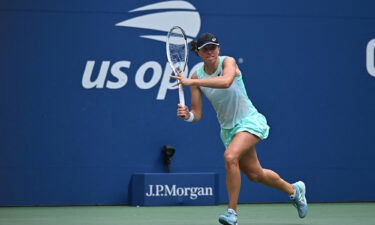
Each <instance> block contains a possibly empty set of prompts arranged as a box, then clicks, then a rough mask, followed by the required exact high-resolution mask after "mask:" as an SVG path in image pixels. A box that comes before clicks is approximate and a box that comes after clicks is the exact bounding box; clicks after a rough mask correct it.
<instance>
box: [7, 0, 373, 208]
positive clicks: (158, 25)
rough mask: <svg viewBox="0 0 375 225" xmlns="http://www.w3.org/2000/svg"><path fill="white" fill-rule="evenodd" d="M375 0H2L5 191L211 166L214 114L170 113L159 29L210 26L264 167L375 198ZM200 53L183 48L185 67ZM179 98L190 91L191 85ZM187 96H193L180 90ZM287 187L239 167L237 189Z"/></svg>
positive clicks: (65, 191) (81, 199)
mask: <svg viewBox="0 0 375 225" xmlns="http://www.w3.org/2000/svg"><path fill="white" fill-rule="evenodd" d="M374 7H375V3H374V2H373V1H360V2H359V1H358V2H353V1H336V0H335V1H329V2H327V1H303V2H301V1H296V0H289V1H283V2H282V3H281V2H280V1H275V0H269V1H266V2H259V1H240V0H235V1H234V2H233V1H232V2H231V4H228V2H227V1H224V0H219V1H215V5H212V4H208V3H206V2H203V1H151V0H147V1H117V0H111V1H86V0H78V1H64V2H59V3H55V2H48V1H42V0H37V1H32V2H31V1H14V2H12V1H6V2H4V1H3V2H1V3H0V32H1V35H0V49H1V51H0V57H1V60H0V64H1V67H0V71H1V76H0V93H1V94H0V99H1V110H0V128H1V129H0V132H1V135H0V181H1V185H0V205H91V204H128V203H129V198H128V189H129V180H130V177H131V175H132V174H134V173H146V172H147V173H153V172H166V168H165V166H164V165H163V158H162V155H161V153H160V151H161V148H162V146H163V145H165V144H169V145H172V146H174V147H175V148H176V150H177V151H176V154H175V156H174V158H173V162H172V171H173V172H189V173H194V172H215V173H219V175H220V186H221V187H222V188H220V201H221V202H226V201H227V196H226V192H225V188H224V187H225V170H224V166H223V159H222V155H223V152H224V147H223V145H222V143H221V141H220V139H219V125H218V123H217V121H216V118H215V113H214V111H213V109H212V107H211V105H210V104H209V102H208V101H207V99H204V113H203V118H202V120H201V121H200V122H199V123H196V124H188V123H185V122H183V121H181V120H179V119H178V118H176V116H175V114H176V105H177V102H178V96H177V91H176V90H175V89H172V87H171V82H172V81H170V80H169V78H168V76H169V74H170V72H171V71H170V69H169V68H168V66H167V64H166V56H165V43H164V41H163V40H164V39H163V38H164V36H165V35H166V27H167V28H168V27H171V26H172V25H176V24H175V23H178V24H177V25H181V26H183V27H184V28H185V29H186V30H187V33H188V35H189V37H190V38H196V36H197V34H198V33H201V32H206V31H208V32H213V33H215V34H217V36H218V37H219V40H220V42H221V54H222V55H230V56H232V57H234V58H235V59H236V60H237V62H238V65H239V67H240V68H241V70H242V73H243V74H244V81H245V84H246V86H247V90H248V94H249V96H250V98H251V99H252V101H253V103H254V104H255V105H256V107H257V108H258V110H259V111H260V112H262V113H263V114H264V115H265V116H266V117H267V119H268V122H269V124H270V126H271V131H270V136H269V138H268V139H267V140H265V141H263V142H261V143H260V144H259V145H258V146H257V149H258V154H259V158H260V160H261V163H262V165H263V166H264V167H266V168H270V169H273V170H275V171H277V172H278V173H279V174H280V175H281V176H282V177H283V178H284V179H286V180H288V181H290V182H294V181H297V180H300V179H301V180H304V181H305V182H306V184H307V188H308V198H309V200H310V201H319V202H321V201H323V202H324V201H338V202H341V201H374V200H375V194H374V192H373V190H374V188H375V179H374V178H375V177H374V174H373V172H372V171H374V169H375V166H374V164H372V163H371V160H372V159H373V158H374V157H375V153H374V146H375V145H374V138H375V136H374V131H373V130H374V127H375V118H374V115H375V104H374V99H375V66H374V49H375V48H374V46H375V44H374V41H371V40H374V39H375V30H374V29H373V28H374V25H375V17H374V14H373V9H374ZM198 63H199V58H198V57H196V56H195V55H194V54H191V55H190V58H189V68H188V73H191V72H193V71H194V70H196V68H197V67H196V66H197V64H198ZM186 95H187V97H188V91H187V93H186ZM187 101H188V103H189V102H190V100H187ZM283 201H288V198H287V196H285V195H284V194H282V193H280V192H279V191H276V190H272V189H270V188H268V187H264V186H262V185H260V184H254V183H252V182H249V181H247V180H245V179H244V181H243V183H242V190H241V195H240V202H283Z"/></svg>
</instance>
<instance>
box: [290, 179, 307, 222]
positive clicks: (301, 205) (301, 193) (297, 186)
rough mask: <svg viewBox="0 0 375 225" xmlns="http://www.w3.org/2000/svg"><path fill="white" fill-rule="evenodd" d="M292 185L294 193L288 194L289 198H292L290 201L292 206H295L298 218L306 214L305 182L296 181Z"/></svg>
mask: <svg viewBox="0 0 375 225" xmlns="http://www.w3.org/2000/svg"><path fill="white" fill-rule="evenodd" d="M292 185H293V188H294V190H295V193H294V195H292V196H290V200H292V203H293V205H294V207H296V208H297V211H298V215H299V217H300V218H304V217H305V216H306V215H307V211H308V208H307V200H306V196H305V195H306V186H305V183H303V182H302V181H298V182H296V183H294V184H292Z"/></svg>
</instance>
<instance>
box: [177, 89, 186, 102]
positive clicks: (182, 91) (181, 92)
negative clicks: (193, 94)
mask: <svg viewBox="0 0 375 225" xmlns="http://www.w3.org/2000/svg"><path fill="white" fill-rule="evenodd" d="M178 98H179V100H180V104H181V105H183V106H185V96H184V88H183V87H182V85H181V84H180V85H178Z"/></svg>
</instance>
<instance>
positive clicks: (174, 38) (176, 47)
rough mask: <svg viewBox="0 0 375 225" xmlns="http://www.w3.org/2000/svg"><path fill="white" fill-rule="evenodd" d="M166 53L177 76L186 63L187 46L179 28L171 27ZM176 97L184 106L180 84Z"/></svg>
mask: <svg viewBox="0 0 375 225" xmlns="http://www.w3.org/2000/svg"><path fill="white" fill-rule="evenodd" d="M166 51H167V58H168V62H169V65H170V66H171V68H172V71H173V73H174V74H175V75H176V76H178V74H177V71H178V72H179V73H183V72H184V71H185V68H186V64H187V61H188V52H189V51H188V45H187V39H186V34H185V31H184V30H183V29H182V28H181V27H179V26H174V27H172V28H171V29H170V30H169V32H168V35H167V42H166ZM178 97H179V101H180V104H181V105H183V106H185V96H184V89H183V86H182V84H180V85H178Z"/></svg>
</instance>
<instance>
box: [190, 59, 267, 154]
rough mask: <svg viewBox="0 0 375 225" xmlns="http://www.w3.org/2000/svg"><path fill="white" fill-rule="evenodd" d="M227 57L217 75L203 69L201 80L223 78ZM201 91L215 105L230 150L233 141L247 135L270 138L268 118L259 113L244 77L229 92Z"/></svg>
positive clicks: (224, 140) (218, 90)
mask: <svg viewBox="0 0 375 225" xmlns="http://www.w3.org/2000/svg"><path fill="white" fill-rule="evenodd" d="M226 57H227V56H220V57H219V59H220V63H219V66H218V67H217V70H216V71H215V72H214V73H213V74H210V75H209V74H206V73H205V72H204V69H203V66H201V67H199V68H198V70H197V77H198V79H204V78H210V77H216V76H221V75H222V71H223V61H224V59H225V58H226ZM200 90H201V91H202V92H203V94H204V95H205V96H206V97H207V98H208V99H209V100H210V102H211V104H212V105H213V107H214V109H215V111H216V114H217V118H218V120H219V123H220V127H221V132H220V136H221V140H222V141H223V143H224V145H225V146H226V147H228V145H229V144H230V142H231V141H232V139H233V137H234V136H235V135H236V134H237V133H239V132H241V131H247V132H250V133H252V134H254V135H256V136H258V137H259V138H260V139H265V138H267V137H268V133H269V129H270V127H269V126H268V125H267V120H266V118H265V117H264V116H263V115H262V114H260V113H259V112H258V110H257V109H256V108H255V107H254V105H253V104H252V102H251V101H250V99H249V97H248V96H247V93H246V89H245V85H244V83H243V80H242V74H240V75H239V76H237V77H236V78H235V79H234V80H233V83H232V85H231V86H230V87H229V88H209V87H202V86H200Z"/></svg>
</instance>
